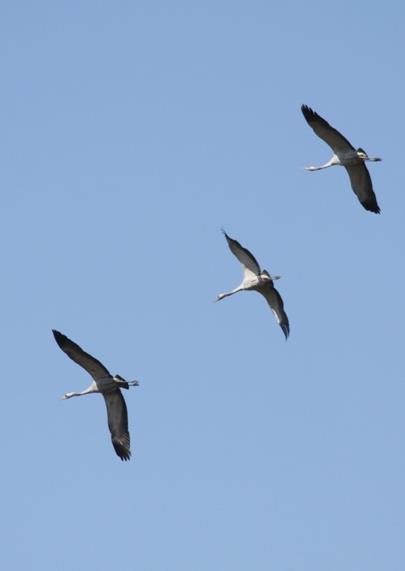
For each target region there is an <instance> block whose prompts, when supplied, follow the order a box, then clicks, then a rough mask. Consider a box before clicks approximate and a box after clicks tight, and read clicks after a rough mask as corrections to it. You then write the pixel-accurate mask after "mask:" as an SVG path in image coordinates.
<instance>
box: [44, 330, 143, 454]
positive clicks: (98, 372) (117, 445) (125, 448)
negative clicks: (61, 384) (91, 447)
mask: <svg viewBox="0 0 405 571" xmlns="http://www.w3.org/2000/svg"><path fill="white" fill-rule="evenodd" d="M52 332H53V335H54V337H55V341H56V342H57V344H58V345H59V347H60V348H61V349H62V351H63V352H64V353H66V355H67V356H68V357H70V359H72V361H74V362H75V363H77V364H78V365H80V366H81V367H83V368H84V369H85V370H86V371H87V372H88V373H89V374H90V375H91V376H92V378H93V382H92V383H91V385H90V386H89V387H88V388H87V389H86V390H85V391H82V392H79V393H75V392H72V393H65V394H64V395H63V397H62V398H63V399H69V398H71V397H76V396H83V395H87V394H91V393H101V394H102V395H103V397H104V401H105V404H106V407H107V417H108V427H109V429H110V432H111V441H112V444H113V446H114V450H115V452H116V453H117V455H118V456H119V457H120V458H121V460H129V459H130V457H131V445H130V436H129V431H128V412H127V406H126V404H125V400H124V397H123V396H122V393H121V390H120V389H128V388H129V387H130V386H137V385H138V384H139V383H138V381H126V380H125V379H123V378H122V377H120V376H119V375H115V376H114V377H113V376H112V375H111V374H110V372H109V371H108V369H106V368H105V367H104V365H103V364H102V363H100V361H98V360H97V359H95V358H94V357H92V355H89V353H86V351H83V349H82V348H81V347H80V346H79V345H77V343H75V342H74V341H72V340H71V339H69V338H68V337H66V335H63V334H62V333H60V332H59V331H56V330H52Z"/></svg>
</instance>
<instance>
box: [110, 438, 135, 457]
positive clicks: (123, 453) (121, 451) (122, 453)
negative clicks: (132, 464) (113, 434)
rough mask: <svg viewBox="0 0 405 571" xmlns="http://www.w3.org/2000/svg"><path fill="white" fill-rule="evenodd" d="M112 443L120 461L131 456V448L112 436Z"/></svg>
mask: <svg viewBox="0 0 405 571" xmlns="http://www.w3.org/2000/svg"><path fill="white" fill-rule="evenodd" d="M112 443H113V446H114V450H115V452H116V453H117V456H119V457H120V458H121V460H122V461H125V462H127V461H128V460H129V459H130V458H131V450H130V449H129V448H127V447H126V446H125V445H124V444H122V442H120V441H118V440H115V439H114V438H113V439H112Z"/></svg>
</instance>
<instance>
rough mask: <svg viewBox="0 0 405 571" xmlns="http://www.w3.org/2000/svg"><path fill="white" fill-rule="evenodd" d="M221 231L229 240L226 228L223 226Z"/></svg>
mask: <svg viewBox="0 0 405 571" xmlns="http://www.w3.org/2000/svg"><path fill="white" fill-rule="evenodd" d="M221 232H222V234H223V235H224V236H225V238H226V239H227V240H229V239H230V237H229V236H228V234H227V233H226V232H225V230H224V228H221Z"/></svg>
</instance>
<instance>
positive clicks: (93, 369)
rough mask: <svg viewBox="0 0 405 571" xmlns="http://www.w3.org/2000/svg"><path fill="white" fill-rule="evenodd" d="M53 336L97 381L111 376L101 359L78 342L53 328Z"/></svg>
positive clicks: (68, 354)
mask: <svg viewBox="0 0 405 571" xmlns="http://www.w3.org/2000/svg"><path fill="white" fill-rule="evenodd" d="M52 333H53V336H54V337H55V341H56V343H57V344H58V345H59V347H60V348H61V349H62V351H63V352H64V353H66V355H67V356H68V357H70V358H71V359H72V361H74V362H75V363H77V364H78V365H80V366H81V367H83V369H85V370H86V371H87V372H88V373H89V374H90V375H91V376H92V377H93V379H94V380H95V381H97V380H98V379H105V378H106V377H111V375H110V373H109V371H108V370H107V369H106V368H105V367H104V365H103V364H102V363H100V361H98V360H97V359H95V358H94V357H92V356H91V355H89V354H88V353H86V352H85V351H83V349H82V348H81V347H79V345H77V343H75V342H74V341H72V340H71V339H69V338H68V337H66V335H63V333H59V331H56V330H55V329H52Z"/></svg>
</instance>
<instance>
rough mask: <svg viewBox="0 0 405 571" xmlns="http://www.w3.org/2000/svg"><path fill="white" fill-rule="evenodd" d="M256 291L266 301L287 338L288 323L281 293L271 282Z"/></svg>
mask: <svg viewBox="0 0 405 571" xmlns="http://www.w3.org/2000/svg"><path fill="white" fill-rule="evenodd" d="M258 291H259V292H260V293H261V294H262V295H263V296H264V297H265V298H266V301H267V303H268V304H269V306H270V308H271V310H272V312H273V313H274V316H275V318H276V319H277V323H278V324H279V325H280V327H281V329H282V330H283V333H284V335H285V338H286V339H287V337H288V336H289V334H290V323H289V321H288V317H287V314H286V312H285V311H284V303H283V300H282V297H281V295H280V294H279V293H278V291H277V290H276V288H275V287H274V286H273V285H272V284H271V283H268V284H266V285H265V286H263V287H261V288H260V289H259V290H258Z"/></svg>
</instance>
